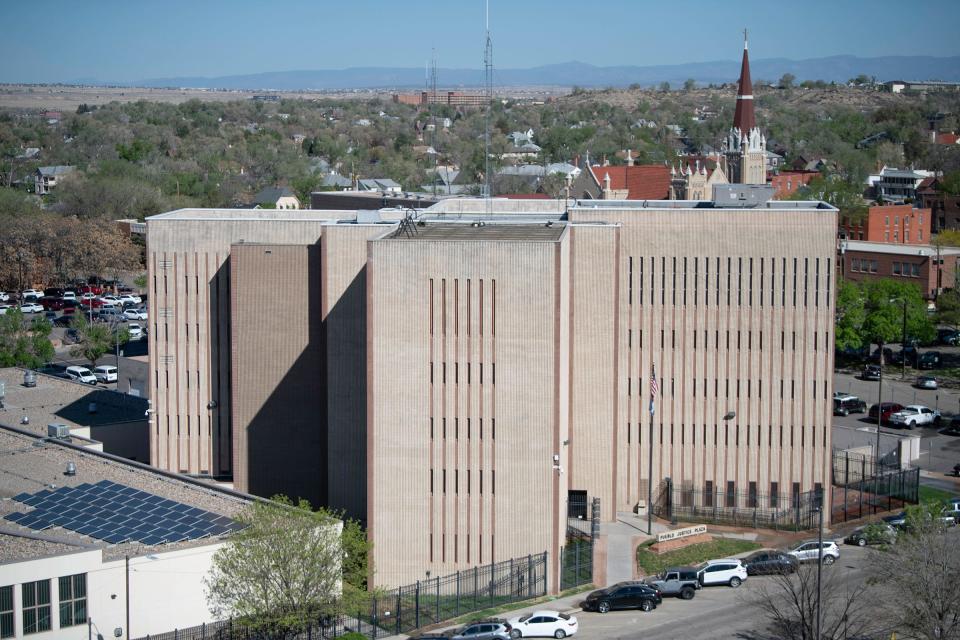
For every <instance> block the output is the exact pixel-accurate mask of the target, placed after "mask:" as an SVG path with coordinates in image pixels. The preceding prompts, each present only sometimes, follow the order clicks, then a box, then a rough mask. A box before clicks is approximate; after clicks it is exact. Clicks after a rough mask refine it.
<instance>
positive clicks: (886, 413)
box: [867, 402, 903, 422]
mask: <svg viewBox="0 0 960 640" xmlns="http://www.w3.org/2000/svg"><path fill="white" fill-rule="evenodd" d="M881 404H882V405H883V413H882V417H881V418H880V421H881V422H887V421H888V420H889V419H890V416H891V415H893V414H894V413H896V412H897V411H900V410H901V409H903V405H902V404H899V403H897V402H883V403H881ZM878 413H880V407H879V406H878V405H872V406H871V407H870V411H868V412H867V416H868V417H869V418H870V419H871V420H876V419H877V414H878Z"/></svg>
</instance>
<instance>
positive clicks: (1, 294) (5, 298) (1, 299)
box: [0, 291, 10, 302]
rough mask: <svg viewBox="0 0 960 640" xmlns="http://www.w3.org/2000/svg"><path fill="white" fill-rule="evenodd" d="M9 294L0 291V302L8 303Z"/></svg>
mask: <svg viewBox="0 0 960 640" xmlns="http://www.w3.org/2000/svg"><path fill="white" fill-rule="evenodd" d="M9 301H10V294H9V293H7V292H6V291H0V302H9Z"/></svg>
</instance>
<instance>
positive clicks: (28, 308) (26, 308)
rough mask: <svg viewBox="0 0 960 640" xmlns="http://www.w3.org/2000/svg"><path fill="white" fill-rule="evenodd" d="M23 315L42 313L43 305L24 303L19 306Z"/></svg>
mask: <svg viewBox="0 0 960 640" xmlns="http://www.w3.org/2000/svg"><path fill="white" fill-rule="evenodd" d="M20 311H22V312H23V313H43V305H42V304H39V303H37V302H24V303H23V304H21V305H20Z"/></svg>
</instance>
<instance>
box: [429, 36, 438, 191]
mask: <svg viewBox="0 0 960 640" xmlns="http://www.w3.org/2000/svg"><path fill="white" fill-rule="evenodd" d="M436 104H437V50H436V49H434V50H433V52H432V56H431V60H430V95H429V97H428V98H427V108H428V109H429V110H430V124H431V125H433V126H432V129H433V131H431V132H430V146H431V147H433V151H434V154H433V172H434V175H433V195H437V178H438V175H437V156H438V155H440V154H439V152H438V150H437V112H436Z"/></svg>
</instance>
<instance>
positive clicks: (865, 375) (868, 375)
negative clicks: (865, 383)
mask: <svg viewBox="0 0 960 640" xmlns="http://www.w3.org/2000/svg"><path fill="white" fill-rule="evenodd" d="M860 379H861V380H879V379H880V366H879V365H875V364H868V365H866V366H865V367H864V368H863V371H861V372H860Z"/></svg>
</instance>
